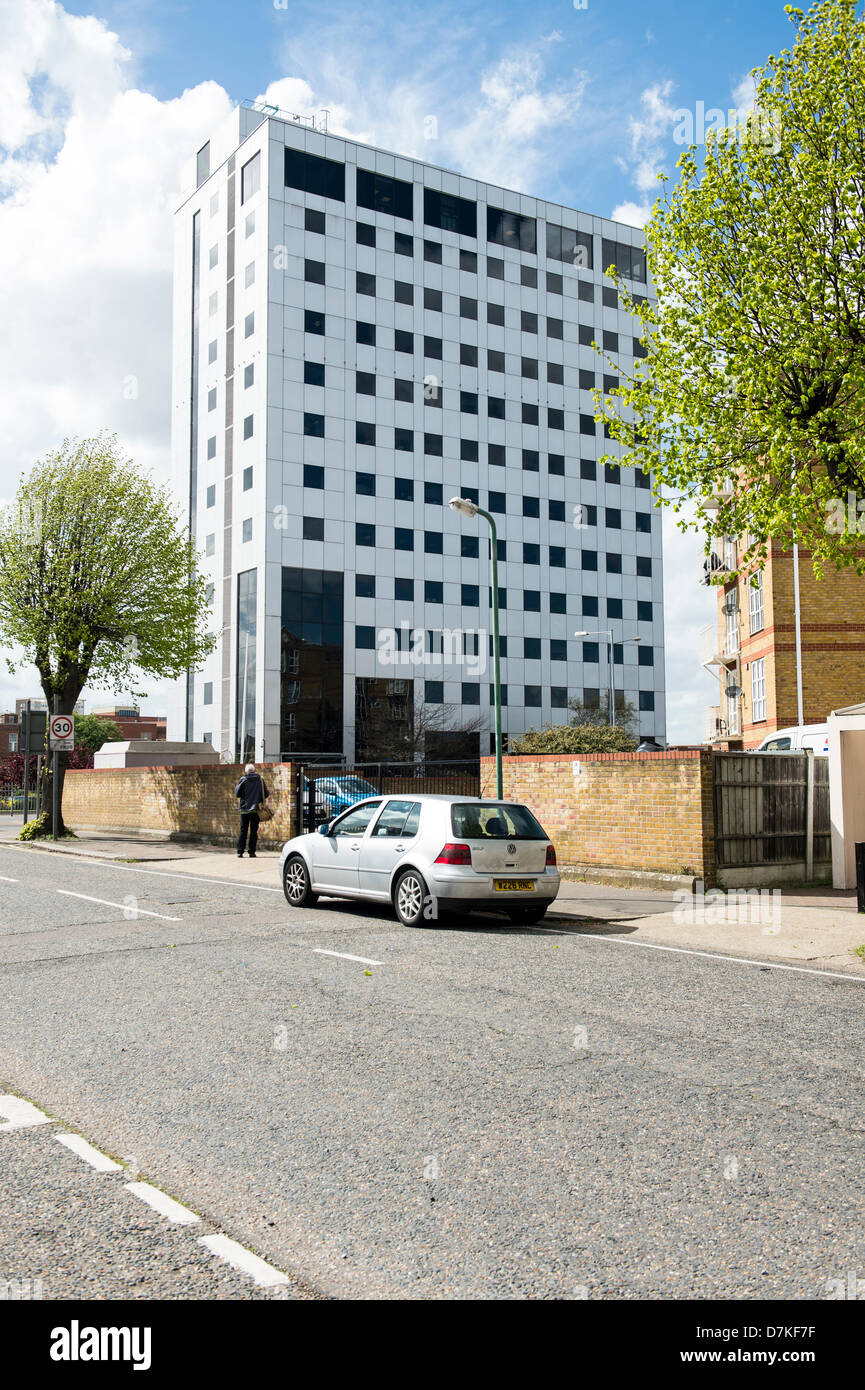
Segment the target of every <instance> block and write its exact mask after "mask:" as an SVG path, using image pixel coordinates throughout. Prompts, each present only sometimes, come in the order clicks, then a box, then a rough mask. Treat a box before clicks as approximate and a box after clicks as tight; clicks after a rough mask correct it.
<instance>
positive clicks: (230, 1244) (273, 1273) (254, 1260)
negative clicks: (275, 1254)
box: [199, 1235, 289, 1289]
mask: <svg viewBox="0 0 865 1390" xmlns="http://www.w3.org/2000/svg"><path fill="white" fill-rule="evenodd" d="M199 1244H200V1245H206V1246H207V1248H208V1250H209V1251H210V1252H211V1254H212V1255H216V1256H217V1257H218V1258H219V1259H220V1260H225V1262H226V1264H230V1265H232V1266H233V1267H234V1268H235V1269H239V1270H240V1271H241V1272H242V1273H243V1274H249V1275H250V1276H251V1277H252V1279H253V1280H254V1281H255V1283H256V1284H258V1285H259V1287H260V1288H271V1289H273V1288H276V1287H277V1286H278V1285H282V1284H287V1283H288V1282H289V1280H288V1275H287V1274H283V1272H282V1270H281V1269H276V1268H274V1266H273V1265H269V1264H268V1263H267V1261H266V1260H262V1259H260V1258H259V1256H258V1255H253V1253H252V1251H251V1250H246V1249H244V1247H243V1246H242V1245H238V1243H237V1241H236V1240H231V1239H229V1237H228V1236H219V1235H216V1236H201V1238H200V1240H199Z"/></svg>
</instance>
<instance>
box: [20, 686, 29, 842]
mask: <svg viewBox="0 0 865 1390" xmlns="http://www.w3.org/2000/svg"><path fill="white" fill-rule="evenodd" d="M21 748H22V750H23V753H24V822H23V823H24V824H25V825H26V823H27V803H28V802H29V800H30V701H29V700H28V701H27V703H26V705H25V706H24V708H23V709H22V711H21Z"/></svg>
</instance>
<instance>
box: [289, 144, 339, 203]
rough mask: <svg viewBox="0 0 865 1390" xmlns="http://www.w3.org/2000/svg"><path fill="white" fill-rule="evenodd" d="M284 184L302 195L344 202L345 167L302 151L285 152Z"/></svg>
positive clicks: (331, 160) (334, 161)
mask: <svg viewBox="0 0 865 1390" xmlns="http://www.w3.org/2000/svg"><path fill="white" fill-rule="evenodd" d="M285 183H286V187H288V188H299V189H300V191H301V192H302V193H315V194H317V195H318V196H319V197H320V198H337V199H338V200H339V201H340V202H341V203H344V202H345V165H344V164H337V162H336V160H334V159H322V158H320V157H319V155H316V154H304V153H303V151H302V150H292V149H289V148H288V147H286V151H285Z"/></svg>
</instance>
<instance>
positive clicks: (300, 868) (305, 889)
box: [282, 854, 317, 907]
mask: <svg viewBox="0 0 865 1390" xmlns="http://www.w3.org/2000/svg"><path fill="white" fill-rule="evenodd" d="M282 889H283V892H284V893H285V900H286V902H287V903H288V905H289V907H314V906H315V903H316V900H317V895H316V894H315V893H313V891H312V887H311V884H310V879H309V869H308V868H307V867H306V864H305V862H304V860H303V856H302V855H300V854H292V855H291V856H290V857H289V858H288V859H287V860H286V862H285V868H284V870H283V873H282Z"/></svg>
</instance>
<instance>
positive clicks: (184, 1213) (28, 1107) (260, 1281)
mask: <svg viewBox="0 0 865 1390" xmlns="http://www.w3.org/2000/svg"><path fill="white" fill-rule="evenodd" d="M0 1115H3V1116H5V1117H6V1118H5V1121H4V1123H2V1124H0V1130H13V1129H27V1128H28V1127H29V1126H31V1125H48V1124H57V1123H58V1121H56V1120H55V1119H53V1118H52V1116H51V1115H46V1114H45V1112H44V1110H40V1109H39V1108H38V1107H37V1106H35V1105H32V1104H31V1102H30V1101H29V1100H22V1098H21V1097H20V1096H13V1095H0ZM53 1137H54V1138H55V1139H56V1140H57V1142H58V1143H59V1144H63V1145H64V1147H65V1148H67V1149H69V1151H70V1152H71V1153H74V1154H76V1155H77V1156H78V1157H79V1158H83V1159H84V1162H85V1163H89V1165H90V1167H91V1168H95V1169H96V1171H97V1172H98V1173H117V1172H121V1171H123V1170H124V1169H126V1165H125V1164H124V1163H117V1162H115V1160H114V1159H113V1158H109V1157H108V1154H106V1153H103V1152H102V1150H101V1149H97V1148H95V1147H94V1145H93V1144H91V1143H89V1141H88V1140H87V1139H85V1138H84V1137H83V1136H82V1135H80V1134H72V1133H69V1132H64V1133H62V1134H55V1135H54V1136H53ZM126 1171H127V1172H128V1169H126ZM123 1186H124V1187H125V1188H126V1190H127V1192H131V1193H132V1194H133V1196H134V1197H138V1198H139V1200H140V1201H142V1202H146V1203H147V1205H148V1206H149V1207H152V1208H153V1210H154V1211H156V1212H158V1213H159V1215H160V1216H164V1217H165V1218H166V1219H167V1220H168V1221H171V1222H173V1223H174V1225H175V1226H194V1225H196V1224H198V1223H200V1221H201V1217H200V1216H198V1215H196V1213H195V1212H194V1211H191V1210H190V1208H189V1207H186V1206H184V1205H183V1203H182V1202H177V1201H175V1200H174V1198H173V1197H169V1196H168V1194H167V1193H165V1192H162V1191H160V1189H159V1188H158V1187H154V1186H153V1185H152V1184H151V1183H149V1182H127V1183H124V1184H123ZM206 1224H207V1225H210V1224H212V1223H210V1222H207V1223H206ZM205 1229H206V1227H205ZM198 1239H199V1244H201V1245H204V1246H206V1247H207V1249H208V1250H209V1251H210V1253H211V1254H212V1255H215V1256H216V1257H217V1259H219V1260H222V1261H223V1262H224V1263H225V1264H228V1265H231V1267H232V1268H233V1269H236V1270H239V1271H240V1273H241V1274H246V1275H248V1276H249V1277H250V1278H251V1279H252V1281H253V1282H254V1283H255V1284H257V1285H258V1287H259V1288H265V1289H267V1288H270V1289H276V1288H284V1287H285V1286H286V1285H288V1284H290V1283H291V1279H290V1277H289V1275H287V1274H286V1273H284V1271H283V1270H281V1269H277V1268H276V1266H275V1265H271V1264H268V1263H267V1261H266V1260H263V1259H262V1258H261V1256H260V1255H255V1254H253V1252H252V1251H251V1250H247V1249H246V1247H245V1246H243V1245H241V1244H240V1243H239V1242H238V1241H236V1240H232V1239H231V1237H230V1236H227V1235H223V1234H222V1232H219V1231H213V1232H212V1233H211V1234H210V1235H207V1236H200V1237H199V1238H198Z"/></svg>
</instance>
